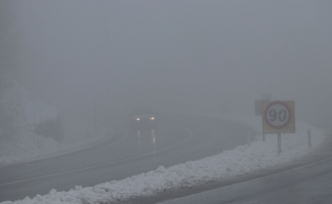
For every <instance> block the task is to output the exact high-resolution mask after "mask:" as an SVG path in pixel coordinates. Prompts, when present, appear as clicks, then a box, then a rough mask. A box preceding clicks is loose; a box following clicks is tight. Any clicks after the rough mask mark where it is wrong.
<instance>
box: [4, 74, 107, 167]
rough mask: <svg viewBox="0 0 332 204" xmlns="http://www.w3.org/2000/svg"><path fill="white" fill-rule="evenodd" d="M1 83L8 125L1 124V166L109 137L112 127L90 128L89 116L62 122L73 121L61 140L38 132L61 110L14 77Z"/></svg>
mask: <svg viewBox="0 0 332 204" xmlns="http://www.w3.org/2000/svg"><path fill="white" fill-rule="evenodd" d="M2 86H4V87H5V88H4V91H3V92H2V95H1V100H0V110H1V116H0V122H1V124H2V125H4V126H5V128H3V129H1V127H0V141H1V142H0V167H3V166H6V165H10V164H14V163H22V162H31V161H34V160H40V159H45V158H49V157H54V156H59V155H63V154H68V153H70V152H75V151H78V150H80V149H83V148H88V147H90V146H93V145H96V144H99V143H101V142H103V141H105V140H108V139H110V137H109V134H110V133H111V132H112V131H113V130H112V129H111V127H110V126H109V125H104V126H100V125H99V126H98V128H93V127H90V126H91V124H93V122H91V121H88V120H87V119H89V118H91V117H81V118H77V117H76V118H74V119H72V118H70V119H69V120H70V121H73V122H70V121H64V122H62V123H64V124H65V126H66V125H67V124H70V127H69V128H65V131H64V132H65V133H64V134H65V136H64V141H62V142H57V141H56V140H55V139H54V138H51V137H45V136H42V135H40V134H37V133H36V132H37V131H36V127H37V126H38V125H40V124H42V123H45V122H46V121H51V120H56V119H57V118H59V117H60V116H59V112H58V110H57V109H56V108H55V107H54V106H52V105H50V104H47V103H45V102H43V101H40V100H38V99H36V98H34V97H33V96H32V94H31V93H30V92H29V90H27V89H26V88H25V87H23V86H22V85H20V84H19V83H18V82H17V81H16V80H14V79H7V80H6V81H5V82H3V84H2ZM66 119H67V120H68V117H66ZM92 130H93V131H92ZM5 131H7V132H9V134H5Z"/></svg>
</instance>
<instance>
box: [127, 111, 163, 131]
mask: <svg viewBox="0 0 332 204" xmlns="http://www.w3.org/2000/svg"><path fill="white" fill-rule="evenodd" d="M129 118H130V119H129V121H130V122H129V123H130V124H129V125H130V127H131V129H148V128H150V129H154V128H156V127H157V118H156V114H155V112H154V111H152V110H151V109H136V110H134V111H132V112H131V113H130V114H129Z"/></svg>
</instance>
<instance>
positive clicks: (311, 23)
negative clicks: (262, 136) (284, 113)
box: [12, 0, 332, 122]
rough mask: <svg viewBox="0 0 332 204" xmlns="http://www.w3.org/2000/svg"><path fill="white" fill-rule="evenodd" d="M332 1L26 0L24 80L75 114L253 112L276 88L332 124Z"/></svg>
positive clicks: (304, 113)
mask: <svg viewBox="0 0 332 204" xmlns="http://www.w3.org/2000/svg"><path fill="white" fill-rule="evenodd" d="M331 6H332V5H331V3H330V2H329V1H307V0H305V1H303V0H297V1H288V0H284V1H263V0H255V1H218V0H216V1H214V0H211V1H200V0H182V1H178V0H171V1H134V0H132V1H108V0H100V1H85V0H84V1H79V0H71V1H66V0H61V1H44V0H33V1H23V0H16V1H13V2H12V9H13V11H14V12H15V26H16V28H17V32H18V33H19V36H20V46H19V54H18V56H19V65H18V70H19V71H18V72H17V74H16V77H17V79H18V81H19V82H20V83H21V84H22V85H23V86H25V87H27V88H28V89H29V90H30V91H31V92H32V93H33V94H34V95H35V96H36V97H38V98H40V99H42V100H44V101H46V102H48V103H50V104H52V105H54V106H55V107H57V108H58V109H59V110H60V112H61V114H62V115H63V116H64V118H65V117H66V116H68V117H69V115H70V116H73V117H82V116H92V115H93V112H94V110H96V113H97V117H98V118H102V117H107V115H112V114H113V115H117V114H122V113H126V112H128V111H130V110H131V109H133V108H140V107H149V108H153V109H154V110H156V111H161V112H184V113H198V114H201V113H204V114H224V113H240V114H254V101H255V100H257V99H260V98H261V95H262V94H271V96H272V99H273V100H294V101H295V109H296V114H297V117H301V118H305V119H308V120H311V121H316V122H317V120H318V119H319V120H323V119H327V118H329V119H331V118H332V117H331V113H332V111H331V108H330V104H331V101H332V96H331V91H330V87H331V85H332V84H331V76H332V69H331V65H332V57H331V51H332V43H331V42H332V41H331V39H330V38H331V34H332V30H331V23H332V16H331V12H330V8H331ZM94 106H95V107H96V109H94ZM325 122H326V121H325Z"/></svg>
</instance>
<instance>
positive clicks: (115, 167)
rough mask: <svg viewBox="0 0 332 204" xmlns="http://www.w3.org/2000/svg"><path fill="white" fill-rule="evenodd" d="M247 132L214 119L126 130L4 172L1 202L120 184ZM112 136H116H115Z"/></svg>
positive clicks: (169, 119) (167, 119)
mask: <svg viewBox="0 0 332 204" xmlns="http://www.w3.org/2000/svg"><path fill="white" fill-rule="evenodd" d="M247 131H248V128H246V127H241V126H239V125H238V124H235V123H232V122H229V121H225V120H222V119H217V118H212V117H198V116H195V117H193V116H174V115H173V116H160V118H159V126H158V128H157V129H156V130H142V131H130V130H126V129H124V130H121V131H117V132H116V133H115V135H113V138H112V140H110V142H108V143H105V144H103V145H100V146H97V147H95V148H91V149H88V150H86V151H80V152H77V153H73V154H69V155H66V156H61V157H56V158H52V159H47V160H42V161H38V162H32V163H27V164H20V165H15V166H10V167H5V168H0V202H1V201H6V200H12V201H13V200H18V199H23V198H25V197H26V196H29V197H34V196H36V195H37V194H40V195H43V194H47V193H48V192H49V191H50V190H51V189H56V190H58V191H67V190H69V189H72V188H74V187H75V186H76V185H79V186H83V187H85V186H93V185H96V184H99V183H103V182H107V181H111V180H120V179H124V178H126V177H129V176H132V175H136V174H139V173H143V172H147V171H150V170H154V169H156V168H158V167H159V166H161V165H162V166H165V167H168V166H171V165H175V164H178V163H182V162H186V161H189V160H196V159H201V158H204V157H206V156H210V155H213V154H216V153H218V152H221V151H223V150H227V149H232V148H234V147H235V146H237V145H239V144H245V143H246V142H247V137H246V135H247ZM110 137H111V136H110Z"/></svg>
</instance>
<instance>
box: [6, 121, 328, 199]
mask: <svg viewBox="0 0 332 204" xmlns="http://www.w3.org/2000/svg"><path fill="white" fill-rule="evenodd" d="M231 119H232V120H234V121H238V122H242V123H244V124H245V125H247V126H251V127H252V128H255V131H256V132H257V133H259V132H260V129H261V127H260V125H261V121H260V118H257V117H252V116H251V117H249V116H248V117H240V118H239V117H232V118H231ZM296 128H297V133H296V134H285V135H282V151H283V152H282V154H281V155H280V156H278V153H277V152H278V150H277V137H276V136H273V135H267V136H266V141H265V142H262V141H261V140H260V137H261V136H259V135H257V136H256V139H255V141H253V142H251V144H250V145H249V144H248V145H242V146H238V147H236V148H235V149H233V150H228V151H224V152H222V153H220V154H218V155H215V156H211V157H208V158H205V159H202V160H198V161H188V162H186V163H183V164H178V165H175V166H172V167H169V168H165V167H163V166H160V167H159V168H158V169H156V170H154V171H150V172H147V173H143V174H139V175H135V176H132V177H128V178H126V179H123V180H119V181H111V182H106V183H102V184H99V185H96V186H93V187H86V188H82V187H80V186H77V187H76V188H75V189H72V190H70V191H68V192H58V191H56V190H51V191H50V192H49V194H47V195H44V196H41V195H37V196H36V197H34V198H29V197H26V198H25V199H23V200H20V201H14V202H11V201H6V202H3V204H11V203H17V204H19V203H22V204H32V203H34V204H36V203H49V204H52V203H57V204H58V203H78V204H87V203H91V204H92V203H96V204H97V203H103V202H104V203H106V202H114V201H121V200H126V199H129V198H134V197H136V196H147V195H153V194H155V193H158V192H162V191H165V190H168V189H174V188H179V187H188V186H193V185H197V184H201V183H204V182H209V181H215V180H220V179H231V178H234V177H236V176H239V175H245V174H249V173H252V172H255V171H257V170H259V169H263V168H266V167H273V166H276V165H280V164H283V163H286V162H291V161H294V160H295V159H297V158H299V157H301V156H303V155H305V154H307V153H310V152H311V151H312V150H313V149H314V148H311V149H310V148H309V147H308V142H307V130H308V129H309V128H310V129H311V133H312V143H313V147H317V146H319V145H321V144H322V143H323V142H324V140H325V139H326V135H327V134H326V133H327V132H326V130H324V129H320V128H316V127H314V126H312V125H310V124H307V123H297V125H296Z"/></svg>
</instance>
